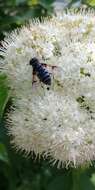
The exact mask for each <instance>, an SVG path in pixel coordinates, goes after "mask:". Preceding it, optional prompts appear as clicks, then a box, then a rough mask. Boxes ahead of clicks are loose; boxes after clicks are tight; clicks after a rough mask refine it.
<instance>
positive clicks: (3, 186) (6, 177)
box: [0, 0, 95, 190]
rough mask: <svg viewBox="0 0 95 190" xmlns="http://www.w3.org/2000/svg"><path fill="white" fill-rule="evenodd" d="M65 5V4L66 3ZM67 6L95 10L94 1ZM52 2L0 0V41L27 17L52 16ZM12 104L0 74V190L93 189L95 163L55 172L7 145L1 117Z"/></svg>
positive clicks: (44, 161)
mask: <svg viewBox="0 0 95 190" xmlns="http://www.w3.org/2000/svg"><path fill="white" fill-rule="evenodd" d="M65 2H66V1H65ZM67 2H68V3H67V7H68V8H71V7H73V6H76V5H77V4H76V3H79V4H78V8H80V6H84V5H86V6H87V7H93V8H95V0H83V1H78V0H71V1H70V0H69V1H68V0H67ZM53 3H55V0H2V1H0V40H3V38H4V35H5V33H6V32H10V31H11V30H13V29H14V28H16V27H20V26H21V25H23V24H24V23H25V22H27V21H28V20H29V19H30V18H34V17H39V18H41V16H47V15H52V13H53V11H54V8H53ZM10 104H11V100H10V90H9V89H8V87H7V85H6V76H4V75H1V74H0V190H95V167H94V166H95V162H93V166H92V167H90V168H87V167H85V168H78V169H71V168H68V169H65V168H64V169H60V170H59V169H57V168H56V166H55V167H53V166H51V165H50V163H49V160H43V159H41V160H40V161H39V160H38V159H36V160H35V156H34V157H33V159H32V158H30V157H28V158H25V157H24V156H23V154H22V153H20V152H16V151H15V149H14V148H12V147H11V145H10V139H9V136H8V135H7V129H6V127H5V120H4V115H5V113H6V112H7V110H8V109H9V107H10Z"/></svg>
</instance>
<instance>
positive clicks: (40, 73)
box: [35, 64, 51, 85]
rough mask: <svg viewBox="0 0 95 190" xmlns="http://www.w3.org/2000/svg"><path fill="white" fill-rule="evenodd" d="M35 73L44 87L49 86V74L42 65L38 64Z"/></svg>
mask: <svg viewBox="0 0 95 190" xmlns="http://www.w3.org/2000/svg"><path fill="white" fill-rule="evenodd" d="M35 72H36V74H37V77H38V78H39V79H40V81H41V82H43V83H44V84H46V85H51V76H50V73H49V72H48V71H47V69H46V68H44V67H43V65H41V64H38V65H37V68H36V70H35Z"/></svg>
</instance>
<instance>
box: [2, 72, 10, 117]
mask: <svg viewBox="0 0 95 190" xmlns="http://www.w3.org/2000/svg"><path fill="white" fill-rule="evenodd" d="M9 98H10V90H9V88H8V86H7V77H6V76H5V75H3V74H0V117H1V118H2V116H3V113H4V109H5V107H6V104H7V102H8V100H9Z"/></svg>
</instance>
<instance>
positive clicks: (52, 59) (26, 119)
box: [0, 9, 95, 167]
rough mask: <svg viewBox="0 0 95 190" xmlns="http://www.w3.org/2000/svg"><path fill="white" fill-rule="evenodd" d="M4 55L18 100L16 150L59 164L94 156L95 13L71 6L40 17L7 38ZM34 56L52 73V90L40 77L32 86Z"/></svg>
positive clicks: (13, 118) (11, 123) (13, 121)
mask: <svg viewBox="0 0 95 190" xmlns="http://www.w3.org/2000/svg"><path fill="white" fill-rule="evenodd" d="M1 55H2V56H3V59H2V60H3V63H2V64H1V66H0V68H1V69H2V70H3V73H5V74H7V77H8V81H9V83H8V84H9V85H10V87H11V89H12V96H13V104H14V105H15V107H14V108H13V109H12V110H11V111H10V113H9V114H8V119H7V121H8V129H9V133H10V134H11V135H12V137H13V138H12V143H13V144H15V146H16V147H17V149H20V150H22V151H23V150H24V151H25V152H26V153H27V154H29V153H32V152H35V154H36V155H39V156H40V155H43V156H44V157H46V158H47V157H48V156H49V158H51V162H52V163H53V164H55V163H57V164H58V167H62V166H63V165H65V166H66V167H68V166H69V165H70V166H74V167H77V166H79V165H83V164H85V163H88V162H89V163H90V162H91V161H92V160H94V159H95V13H93V11H91V10H88V12H86V11H85V10H84V9H83V10H80V11H79V12H78V11H71V10H70V11H67V12H66V13H65V12H64V13H62V14H58V15H57V16H53V17H52V18H50V19H49V18H48V19H43V21H42V22H41V23H40V21H39V20H38V19H36V20H35V21H32V22H30V24H29V25H28V26H25V27H22V28H21V29H20V30H16V31H14V32H13V33H11V34H10V35H9V36H7V37H6V38H5V40H4V41H3V42H2V48H1ZM33 57H37V58H38V59H39V61H40V62H43V63H45V64H47V70H48V71H49V72H51V78H52V84H51V86H50V89H49V90H48V89H47V86H46V85H45V84H43V83H40V82H39V79H37V82H36V83H34V84H33V85H32V79H33V75H32V67H31V66H30V65H29V61H30V59H31V58H33ZM2 60H1V61H2ZM51 66H56V67H55V69H52V67H51Z"/></svg>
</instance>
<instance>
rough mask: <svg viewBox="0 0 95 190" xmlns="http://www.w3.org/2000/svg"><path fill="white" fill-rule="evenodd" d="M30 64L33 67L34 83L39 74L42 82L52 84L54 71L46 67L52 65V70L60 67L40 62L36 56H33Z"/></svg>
mask: <svg viewBox="0 0 95 190" xmlns="http://www.w3.org/2000/svg"><path fill="white" fill-rule="evenodd" d="M29 64H30V65H31V66H32V68H33V79H32V84H33V83H35V82H36V80H35V76H37V77H38V79H39V80H40V82H42V83H44V84H45V85H48V86H51V74H52V73H50V72H49V71H48V69H47V68H46V67H47V66H48V67H51V68H52V70H54V69H55V68H59V67H58V66H51V65H47V64H45V63H40V61H39V60H38V59H37V58H36V57H33V58H32V59H30V61H29Z"/></svg>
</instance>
